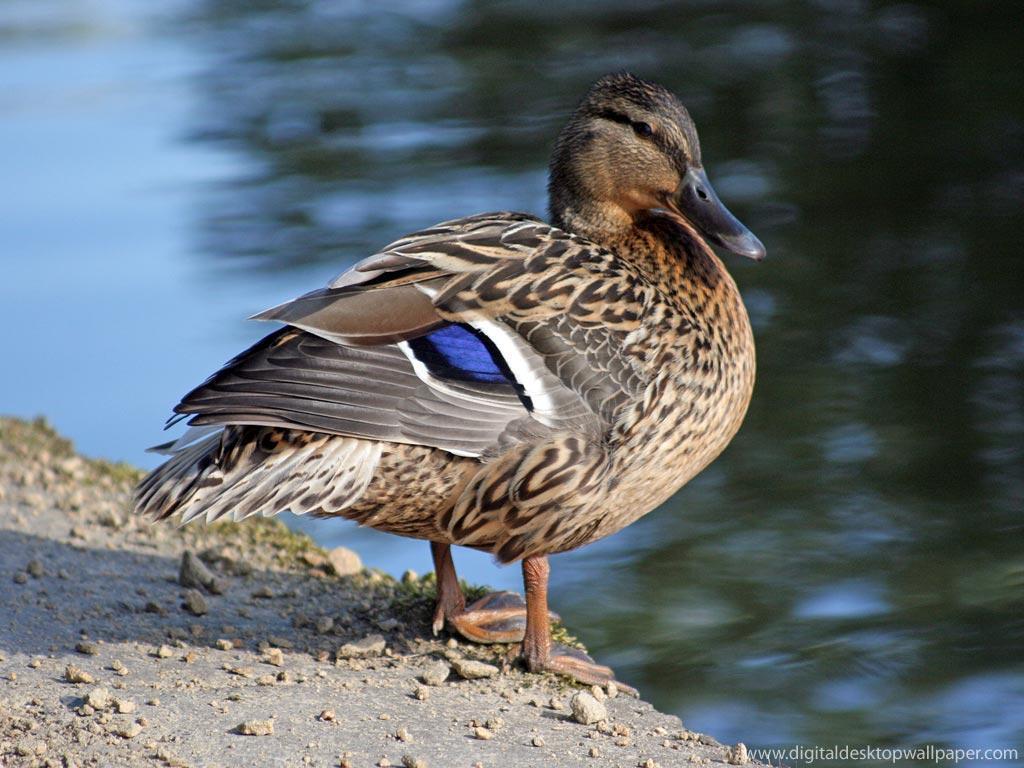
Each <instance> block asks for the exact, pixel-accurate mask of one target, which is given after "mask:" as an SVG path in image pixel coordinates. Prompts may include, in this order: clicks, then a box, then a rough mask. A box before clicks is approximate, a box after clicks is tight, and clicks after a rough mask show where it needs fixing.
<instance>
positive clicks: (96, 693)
mask: <svg viewBox="0 0 1024 768" xmlns="http://www.w3.org/2000/svg"><path fill="white" fill-rule="evenodd" d="M110 702H111V697H110V691H108V690H107V689H106V688H103V687H100V688H93V689H92V690H91V691H89V693H87V694H86V696H85V703H86V704H88V705H89V706H90V707H92V708H93V709H106V708H107V707H109V706H110Z"/></svg>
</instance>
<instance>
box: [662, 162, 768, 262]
mask: <svg viewBox="0 0 1024 768" xmlns="http://www.w3.org/2000/svg"><path fill="white" fill-rule="evenodd" d="M672 204H673V206H674V207H675V208H676V210H678V211H679V213H681V214H682V215H683V216H685V217H686V219H687V221H689V222H690V223H691V224H693V226H695V227H696V228H697V230H698V231H699V232H700V233H701V234H702V235H704V236H705V237H706V238H708V239H709V240H710V241H711V242H713V243H715V244H716V245H720V246H722V247H723V248H725V249H727V250H730V251H732V252H733V253H736V254H739V255H740V256H746V257H747V258H748V259H753V260H754V261H761V259H763V258H764V255H765V250H764V245H762V244H761V241H760V240H758V239H757V237H756V236H755V235H754V233H753V232H751V231H750V230H749V229H747V228H746V227H745V226H743V224H742V223H741V222H740V220H739V219H737V218H736V217H735V216H733V215H732V214H731V213H730V212H729V209H728V208H726V207H725V206H724V205H723V204H722V201H721V200H719V199H718V195H716V194H715V189H714V187H712V186H711V183H710V182H709V181H708V175H707V174H706V173H704V169H703V168H690V169H689V170H688V171H687V172H686V175H685V176H684V177H683V180H682V181H681V182H679V187H678V188H677V189H676V193H675V194H674V195H673V196H672Z"/></svg>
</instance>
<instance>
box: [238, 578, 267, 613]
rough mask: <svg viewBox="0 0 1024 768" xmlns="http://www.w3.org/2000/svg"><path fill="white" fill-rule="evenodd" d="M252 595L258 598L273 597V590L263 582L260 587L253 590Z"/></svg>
mask: <svg viewBox="0 0 1024 768" xmlns="http://www.w3.org/2000/svg"><path fill="white" fill-rule="evenodd" d="M252 596H253V597H256V598H259V599H260V600H270V599H272V598H273V597H274V590H272V589H271V588H270V587H268V586H267V585H265V584H264V585H263V586H262V587H260V588H259V589H257V590H256V591H254V592H253V593H252ZM239 613H241V612H239Z"/></svg>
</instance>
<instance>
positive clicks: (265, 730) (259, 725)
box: [235, 720, 274, 736]
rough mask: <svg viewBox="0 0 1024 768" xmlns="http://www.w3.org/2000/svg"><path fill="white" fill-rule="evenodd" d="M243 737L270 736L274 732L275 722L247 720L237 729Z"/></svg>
mask: <svg viewBox="0 0 1024 768" xmlns="http://www.w3.org/2000/svg"><path fill="white" fill-rule="evenodd" d="M235 732H236V733H239V734H241V735H242V736H270V735H271V734H272V733H273V732H274V721H273V720H246V721H245V722H244V723H239V724H238V725H237V726H236V727H235Z"/></svg>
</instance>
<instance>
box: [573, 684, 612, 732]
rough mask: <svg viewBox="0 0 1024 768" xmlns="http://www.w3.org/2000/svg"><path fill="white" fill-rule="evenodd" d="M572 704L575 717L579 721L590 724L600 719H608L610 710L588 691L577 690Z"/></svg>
mask: <svg viewBox="0 0 1024 768" xmlns="http://www.w3.org/2000/svg"><path fill="white" fill-rule="evenodd" d="M570 705H571V707H572V716H573V719H574V720H575V721H576V722H577V723H582V724H583V725H590V724H592V723H596V722H598V721H599V720H607V719H608V710H607V709H606V708H605V706H604V704H602V703H601V702H600V701H598V700H597V699H595V698H594V697H593V696H592V695H591V694H589V693H587V692H586V691H577V692H576V694H575V695H574V696H573V697H572V702H571V703H570Z"/></svg>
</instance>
